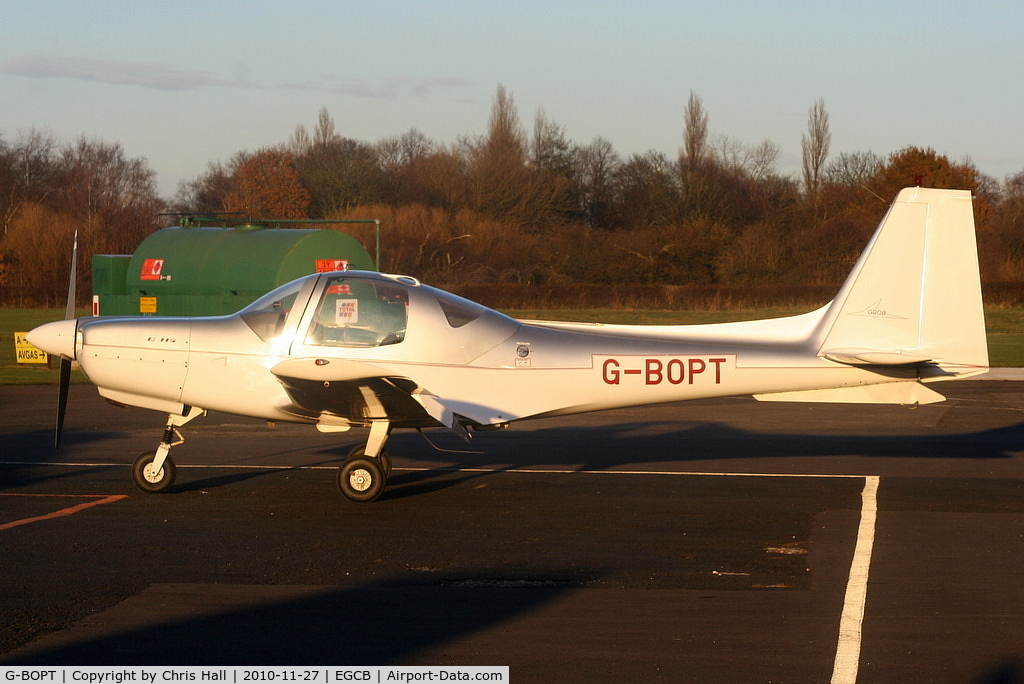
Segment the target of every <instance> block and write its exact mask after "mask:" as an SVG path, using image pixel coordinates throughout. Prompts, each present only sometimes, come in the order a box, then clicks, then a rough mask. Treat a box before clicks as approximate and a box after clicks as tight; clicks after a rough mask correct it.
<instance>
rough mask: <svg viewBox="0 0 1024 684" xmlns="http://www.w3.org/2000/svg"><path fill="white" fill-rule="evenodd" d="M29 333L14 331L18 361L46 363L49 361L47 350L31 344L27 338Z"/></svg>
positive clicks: (15, 353)
mask: <svg viewBox="0 0 1024 684" xmlns="http://www.w3.org/2000/svg"><path fill="white" fill-rule="evenodd" d="M26 334H27V333H23V332H16V333H14V355H15V356H16V357H17V359H18V363H46V362H47V361H48V359H47V357H46V352H44V351H43V350H42V349H38V348H36V347H33V346H32V345H31V344H29V342H28V340H27V339H26V338H25V335H26Z"/></svg>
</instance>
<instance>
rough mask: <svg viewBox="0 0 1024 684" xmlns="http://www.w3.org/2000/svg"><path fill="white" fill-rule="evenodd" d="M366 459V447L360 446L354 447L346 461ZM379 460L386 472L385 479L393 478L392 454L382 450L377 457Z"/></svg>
mask: <svg viewBox="0 0 1024 684" xmlns="http://www.w3.org/2000/svg"><path fill="white" fill-rule="evenodd" d="M365 457H366V445H365V444H360V445H359V446H357V447H353V449H352V451H350V452H348V458H346V459H345V460H346V461H351V460H352V459H353V458H365ZM377 460H379V461H380V467H381V468H382V469H383V470H384V477H385V479H386V478H389V477H391V454H389V453H388V452H387V451H385V450H384V449H381V450H380V453H379V454H378V455H377Z"/></svg>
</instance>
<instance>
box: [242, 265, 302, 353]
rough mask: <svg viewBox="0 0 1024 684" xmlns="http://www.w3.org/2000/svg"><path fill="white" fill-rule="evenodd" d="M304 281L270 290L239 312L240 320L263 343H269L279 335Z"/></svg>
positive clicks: (296, 281) (294, 281)
mask: <svg viewBox="0 0 1024 684" xmlns="http://www.w3.org/2000/svg"><path fill="white" fill-rule="evenodd" d="M304 284H305V281H304V280H293V281H292V282H290V283H288V284H287V285H282V286H281V287H279V288H277V289H276V290H271V291H270V292H268V293H267V294H265V295H263V296H262V297H260V298H259V299H257V300H256V301H255V302H253V303H252V304H250V305H249V306H247V307H245V308H244V309H242V311H241V312H240V314H241V316H242V320H243V321H245V324H246V325H248V326H249V327H250V328H251V329H252V331H253V332H254V333H256V334H257V335H259V337H260V339H261V340H263V341H264V342H269V341H270V340H272V339H274V338H275V337H277V336H278V335H280V334H281V329H282V328H283V327H284V320H285V318H287V317H288V312H289V311H291V309H292V306H293V305H294V304H295V298H296V297H297V296H298V294H299V290H301V289H302V286H303V285H304Z"/></svg>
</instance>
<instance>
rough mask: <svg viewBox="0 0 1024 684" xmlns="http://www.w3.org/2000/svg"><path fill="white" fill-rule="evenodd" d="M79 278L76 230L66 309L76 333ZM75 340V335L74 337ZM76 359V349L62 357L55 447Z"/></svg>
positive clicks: (58, 444)
mask: <svg viewBox="0 0 1024 684" xmlns="http://www.w3.org/2000/svg"><path fill="white" fill-rule="evenodd" d="M77 280H78V231H77V230H76V231H75V242H74V246H73V247H72V248H71V278H70V282H69V283H68V303H67V306H66V307H65V309H64V320H65V321H70V320H72V319H74V320H75V333H76V335H77V332H78V322H77V318H76V317H75V297H76V294H77V293H76V288H75V282H76V281H77ZM72 340H74V337H72ZM73 349H74V343H73V342H72V350H73ZM73 360H74V351H72V357H71V358H69V357H67V356H65V355H63V354H62V355H61V357H60V380H59V387H58V390H57V427H56V429H55V430H54V435H53V448H54V449H59V448H60V438H61V435H62V434H63V432H64V412H65V411H66V410H67V408H68V389H69V388H70V387H71V362H72V361H73Z"/></svg>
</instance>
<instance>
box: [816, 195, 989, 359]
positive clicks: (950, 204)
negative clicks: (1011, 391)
mask: <svg viewBox="0 0 1024 684" xmlns="http://www.w3.org/2000/svg"><path fill="white" fill-rule="evenodd" d="M819 335H820V337H819V339H821V344H820V346H819V351H818V355H819V356H823V357H825V358H829V359H832V360H834V361H839V362H842V363H850V364H857V365H861V364H864V365H877V364H881V365H899V364H908V363H920V364H924V366H923V367H924V368H931V369H933V372H931V373H929V372H924V371H923V372H922V376H923V377H927V376H929V375H938V376H949V375H973V374H975V373H977V372H980V371H983V370H985V369H987V368H988V345H987V342H986V338H985V319H984V311H983V309H982V300H981V279H980V276H979V272H978V249H977V243H976V238H975V233H974V213H973V209H972V206H971V193H970V192H969V191H966V190H935V189H930V188H906V189H904V190H902V191H901V192H900V194H899V195H898V196H897V197H896V200H895V201H894V202H893V204H892V206H891V207H890V208H889V212H888V213H887V214H886V215H885V218H884V219H882V223H881V224H880V225H879V227H878V230H877V231H875V234H874V236H873V237H872V238H871V242H870V243H868V246H867V248H866V249H865V250H864V253H863V254H862V255H861V257H860V260H859V261H858V262H857V264H856V266H855V267H854V269H853V272H852V273H851V274H850V277H849V278H848V279H847V281H846V283H845V284H844V285H843V287H842V289H841V290H840V291H839V294H838V295H837V296H836V298H835V300H833V302H832V304H831V306H830V307H829V310H828V313H827V314H826V315H825V317H824V318H823V320H822V325H821V327H820V328H819ZM936 366H937V367H938V368H936Z"/></svg>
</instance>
